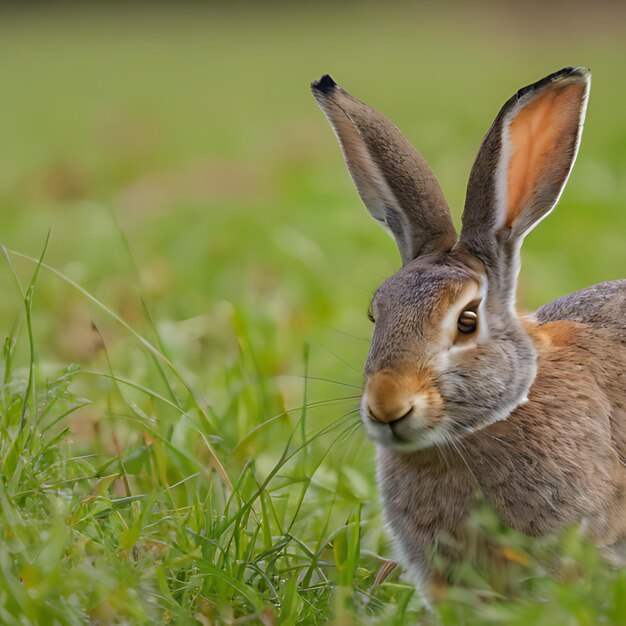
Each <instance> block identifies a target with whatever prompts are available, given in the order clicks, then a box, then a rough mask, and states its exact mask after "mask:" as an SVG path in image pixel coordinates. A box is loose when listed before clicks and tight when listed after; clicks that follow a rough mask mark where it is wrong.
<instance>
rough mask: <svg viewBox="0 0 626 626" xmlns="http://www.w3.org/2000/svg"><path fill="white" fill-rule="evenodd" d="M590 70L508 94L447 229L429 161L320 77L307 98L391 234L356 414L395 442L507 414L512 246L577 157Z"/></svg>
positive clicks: (515, 332)
mask: <svg viewBox="0 0 626 626" xmlns="http://www.w3.org/2000/svg"><path fill="white" fill-rule="evenodd" d="M589 84H590V74H589V72H588V71H587V70H585V69H583V68H566V69H563V70H561V71H560V72H556V73H554V74H551V75H550V76H547V77H546V78H544V79H543V80H541V81H539V82H537V83H535V84H533V85H530V86H529V87H525V88H524V89H521V90H520V91H518V92H517V94H516V95H514V96H513V97H512V98H511V99H510V100H508V101H507V102H506V104H505V105H504V106H503V108H502V110H501V111H500V113H499V114H498V116H497V117H496V119H495V121H494V123H493V125H492V127H491V129H490V130H489V132H488V133H487V136H486V137H485V139H484V141H483V144H482V146H481V148H480V151H479V153H478V156H477V158H476V161H475V163H474V166H473V168H472V172H471V174H470V180H469V184H468V188H467V197H466V203H465V210H464V213H463V228H462V231H461V234H460V237H457V234H456V232H455V229H454V226H453V224H452V219H451V217H450V211H449V209H448V206H447V204H446V201H445V199H444V196H443V193H442V191H441V189H440V187H439V185H438V183H437V181H436V179H435V177H434V175H433V173H432V171H431V170H430V168H429V166H428V164H427V163H426V161H425V160H424V159H423V158H422V157H421V156H420V155H419V154H418V153H417V152H416V151H415V149H414V148H413V147H412V146H411V145H410V144H409V142H408V141H407V140H406V139H405V138H404V136H403V135H402V134H401V133H400V131H399V130H398V129H397V128H396V127H395V126H394V125H393V124H392V123H391V122H389V121H388V120H387V119H386V118H385V117H383V116H382V115H380V114H379V113H377V112H376V111H374V110H373V109H371V108H369V107H368V106H366V105H365V104H363V103H362V102H359V101H358V100H356V99H355V98H353V97H352V96H350V95H349V94H348V93H347V92H345V91H344V90H343V89H341V88H340V87H339V86H338V85H337V84H336V83H335V82H334V81H333V80H332V79H331V78H330V77H329V76H324V77H322V78H321V79H320V80H319V81H316V82H315V83H313V85H312V90H313V94H314V95H315V98H316V99H317V101H318V103H319V104H320V106H321V108H322V110H323V111H324V113H325V114H326V116H327V117H328V119H329V121H330V123H331V125H332V127H333V129H334V131H335V133H336V135H337V137H338V139H339V142H340V144H341V148H342V151H343V155H344V158H345V160H346V163H347V165H348V169H349V171H350V174H351V175H352V178H353V179H354V182H355V184H356V187H357V190H358V192H359V194H360V196H361V198H362V199H363V202H364V203H365V205H366V206H367V208H368V210H369V211H370V213H371V214H372V216H373V217H374V218H375V219H376V221H378V222H379V223H380V224H381V225H382V226H384V227H385V228H386V229H387V230H388V231H389V232H390V233H391V235H392V236H393V237H394V239H395V240H396V243H397V245H398V248H399V250H400V256H401V258H402V263H403V266H402V268H401V269H400V270H399V271H398V272H397V273H396V274H394V275H393V276H391V277H390V278H388V279H387V280H386V281H385V282H384V283H383V284H382V286H381V287H380V288H379V289H378V290H377V292H376V294H375V295H374V298H373V300H372V303H371V313H372V318H373V320H374V322H375V326H374V334H373V337H372V344H371V348H370V352H369V356H368V359H367V363H366V366H365V376H366V387H365V392H364V394H363V398H362V403H361V416H362V419H363V423H364V425H365V428H366V430H367V432H368V434H369V435H370V437H371V438H372V439H373V440H374V441H376V442H377V443H380V444H383V445H386V446H389V447H392V448H396V449H398V450H405V451H411V450H417V449H420V448H426V447H429V446H432V445H437V444H441V443H445V442H450V441H452V442H453V441H454V440H455V439H457V438H459V437H462V436H463V435H465V434H467V433H471V432H473V431H476V430H478V429H480V428H483V427H485V426H487V425H489V424H491V423H493V422H495V421H497V420H501V419H505V418H506V417H507V416H508V415H509V414H510V412H511V411H512V410H513V409H515V407H517V406H518V405H520V404H521V403H523V402H524V400H525V398H526V396H527V394H528V391H529V389H530V386H531V385H532V383H533V380H534V377H535V371H536V353H535V348H534V343H533V341H532V339H531V337H530V336H529V334H528V333H527V331H526V330H525V328H524V325H523V322H522V321H521V320H520V318H519V317H518V316H517V314H516V312H515V287H516V281H517V274H518V270H519V250H520V246H521V243H522V241H523V239H524V237H525V235H526V234H527V233H528V232H529V231H530V230H531V229H532V228H533V227H534V226H535V225H536V224H537V223H538V222H539V221H541V220H542V219H543V218H544V217H545V216H546V215H547V214H548V213H549V212H550V211H551V210H552V208H553V207H554V205H555V204H556V202H557V200H558V198H559V196H560V194H561V191H562V189H563V187H564V185H565V182H566V180H567V177H568V175H569V172H570V170H571V168H572V165H573V163H574V159H575V157H576V152H577V150H578V144H579V141H580V135H581V131H582V122H583V118H584V114H585V108H586V103H587V97H588V92H589Z"/></svg>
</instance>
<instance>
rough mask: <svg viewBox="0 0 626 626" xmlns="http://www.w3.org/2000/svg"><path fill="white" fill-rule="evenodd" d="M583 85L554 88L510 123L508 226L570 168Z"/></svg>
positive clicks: (537, 97) (533, 101) (583, 89)
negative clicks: (544, 189)
mask: <svg viewBox="0 0 626 626" xmlns="http://www.w3.org/2000/svg"><path fill="white" fill-rule="evenodd" d="M584 93H585V86H584V85H580V84H574V85H572V84H570V85H564V86H562V87H558V86H557V87H553V88H551V89H548V90H546V92H545V93H543V94H539V95H537V96H536V97H535V98H534V99H533V100H531V101H530V102H529V103H528V104H527V105H526V106H525V107H524V108H523V109H522V110H521V111H520V112H519V113H518V114H517V115H516V116H515V117H514V118H513V120H512V121H511V123H510V124H509V140H510V142H511V148H512V156H511V159H510V161H509V171H508V181H507V182H508V187H507V189H508V203H507V212H506V225H507V226H508V227H511V226H512V224H513V223H514V222H515V220H516V219H517V218H518V216H519V215H520V214H521V213H522V211H523V210H524V209H525V208H526V207H528V206H529V205H530V204H532V202H533V200H534V197H533V196H534V195H535V193H536V192H537V191H541V188H542V186H543V185H553V184H557V185H562V184H563V182H564V181H565V179H566V178H567V175H568V173H569V169H570V167H571V162H572V156H573V151H574V150H575V144H576V137H577V135H578V127H579V123H580V108H581V105H582V101H583V98H584Z"/></svg>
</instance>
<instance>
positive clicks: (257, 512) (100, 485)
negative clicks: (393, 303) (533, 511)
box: [0, 2, 626, 625]
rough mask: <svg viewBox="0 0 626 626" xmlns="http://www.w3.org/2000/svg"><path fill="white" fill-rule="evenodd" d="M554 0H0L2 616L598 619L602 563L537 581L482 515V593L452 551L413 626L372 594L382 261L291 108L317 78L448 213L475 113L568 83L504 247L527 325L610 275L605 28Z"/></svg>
mask: <svg viewBox="0 0 626 626" xmlns="http://www.w3.org/2000/svg"><path fill="white" fill-rule="evenodd" d="M564 7H565V5H560V4H556V5H552V4H550V5H547V4H546V5H545V6H544V5H541V4H535V3H529V4H524V6H519V7H512V6H511V5H508V4H506V5H505V4H502V5H500V4H495V3H478V4H475V3H472V4H453V3H441V4H408V3H407V4H384V5H383V4H374V3H356V2H354V3H349V4H346V5H343V4H342V5H339V4H336V6H335V5H333V4H331V3H326V4H322V5H288V4H285V5H275V4H270V5H261V4H245V5H241V4H238V5H236V6H235V7H231V6H228V5H226V4H222V3H220V4H214V5H206V4H201V3H190V4H186V3H184V4H179V3H176V4H165V3H164V4H159V5H149V4H132V5H125V4H115V5H101V4H90V5H89V6H79V5H76V6H71V7H70V6H69V5H67V6H65V5H57V6H53V5H41V6H38V7H37V8H36V9H35V8H33V7H31V8H30V9H29V10H26V9H20V8H18V7H12V8H11V7H8V6H4V5H3V7H2V8H1V9H0V12H1V13H0V80H1V83H0V84H1V85H2V115H1V116H0V215H1V217H0V226H1V232H2V237H1V238H0V243H2V244H3V245H5V246H6V247H7V248H8V249H10V250H13V251H15V253H13V252H7V254H6V256H5V257H4V258H3V259H2V260H3V263H2V264H1V265H0V288H1V289H2V292H3V293H4V294H5V296H4V297H3V298H2V299H1V300H0V330H1V331H2V337H3V339H4V338H6V342H5V348H4V353H3V355H4V357H3V363H4V365H3V369H2V375H3V389H2V404H1V409H2V411H1V414H0V436H1V441H0V463H1V464H2V476H1V477H0V553H1V554H0V567H1V568H2V574H3V575H2V576H1V577H0V621H1V622H2V623H7V624H12V623H16V624H17V623H22V624H23V623H33V624H35V623H50V621H51V620H53V619H54V620H56V621H57V622H58V623H63V624H64V623H84V622H89V621H91V622H95V623H98V622H99V623H144V622H145V623H152V622H154V621H157V622H168V621H169V622H172V623H181V624H184V623H200V624H231V623H241V619H243V618H245V617H249V618H250V620H251V623H263V624H274V623H276V624H297V623H303V624H307V623H316V622H317V623H324V622H325V621H328V620H330V619H333V620H334V622H335V623H337V624H351V623H352V624H362V623H363V624H365V623H371V624H377V623H380V624H382V623H392V624H405V623H406V624H411V623H415V621H416V619H418V617H419V618H420V619H422V620H423V622H424V623H438V620H439V623H444V624H466V623H467V624H503V623H504V624H530V623H533V624H546V625H547V624H597V623H615V624H622V623H626V605H625V602H626V578H625V576H624V573H623V572H614V571H612V570H610V569H609V568H608V567H606V566H605V565H604V564H603V563H602V562H601V560H600V559H599V558H598V555H597V554H596V553H595V551H594V550H593V549H592V548H591V547H590V546H587V545H586V544H585V543H584V542H583V541H582V540H580V538H579V536H578V534H577V533H576V532H575V531H572V533H571V534H568V535H567V536H565V537H563V538H562V539H561V541H560V543H559V544H558V548H559V551H562V552H564V553H565V554H566V555H567V556H566V557H565V558H563V559H561V560H559V561H558V565H555V563H554V562H555V558H556V557H554V554H555V551H556V549H557V545H556V544H550V543H549V542H545V543H543V542H539V543H537V542H529V541H528V540H525V539H524V538H521V537H518V536H516V535H515V534H513V533H511V532H510V531H508V530H507V529H504V528H502V527H501V526H500V525H499V524H498V523H497V521H496V520H494V519H493V517H492V516H491V514H490V513H489V511H485V512H481V513H480V514H478V516H477V518H476V521H475V522H474V523H475V526H476V528H477V529H478V530H477V531H480V532H481V533H484V534H487V535H488V536H490V537H493V541H494V542H495V544H494V547H493V548H492V549H493V551H494V552H496V553H500V554H503V555H504V557H505V558H504V561H505V565H503V566H502V567H503V569H502V570H501V571H499V572H498V573H497V576H496V577H495V581H494V580H491V581H490V580H488V578H487V577H486V575H484V574H483V573H481V572H480V571H479V570H477V569H476V568H474V567H473V566H471V565H470V564H469V563H468V564H464V565H463V566H462V567H461V571H459V573H458V580H459V586H458V587H455V588H453V589H451V590H450V591H449V593H448V599H447V600H444V601H442V602H441V603H440V604H439V605H438V606H437V607H436V609H435V612H434V613H428V612H426V611H425V610H424V608H423V606H422V604H421V602H420V601H419V598H417V597H416V596H415V594H414V590H413V589H412V588H411V586H410V585H407V584H406V583H404V582H402V580H401V578H399V577H398V574H397V573H394V574H393V575H392V576H391V577H390V578H388V579H387V580H386V581H385V582H384V583H382V584H381V585H376V586H375V585H374V581H375V578H376V573H377V571H378V570H379V569H380V567H381V566H382V565H383V563H384V562H385V559H386V558H390V557H391V552H390V549H389V546H388V543H387V541H386V539H385V536H384V529H383V521H382V519H381V513H380V509H379V505H378V502H377V496H376V487H375V481H374V472H373V463H372V459H373V451H372V448H371V446H370V444H369V443H367V442H366V441H365V438H364V437H363V435H362V433H361V431H360V429H359V427H358V421H357V419H356V414H355V409H356V407H357V406H358V400H357V398H358V395H359V392H360V386H361V381H362V379H361V365H362V362H363V360H364V357H365V354H366V352H367V346H368V338H369V334H370V330H371V329H370V324H369V322H368V320H367V317H366V310H367V305H368V302H369V299H370V298H371V295H372V293H373V291H374V290H375V289H376V287H377V285H378V284H379V283H380V282H382V280H383V279H384V278H385V277H386V276H387V275H389V274H391V273H392V272H393V271H395V269H396V268H397V267H398V262H399V260H398V254H397V252H396V250H395V248H394V245H393V242H392V241H391V240H390V239H389V238H388V237H387V236H386V235H385V234H384V233H383V232H382V231H381V230H380V229H378V228H377V227H376V226H375V224H374V223H373V222H372V221H371V220H370V218H369V217H368V216H367V214H366V212H365V210H364V209H363V207H362V206H361V205H360V201H359V200H358V198H357V196H356V193H355V192H354V190H353V188H352V184H351V181H350V180H349V177H348V175H347V174H346V172H345V167H344V165H343V163H342V161H341V155H340V152H339V149H338V147H337V146H336V143H335V139H334V137H333V135H332V132H331V131H330V129H329V128H328V127H327V123H326V121H325V120H324V119H323V117H322V115H321V113H320V112H319V110H318V109H317V107H316V105H315V103H314V101H313V99H312V97H311V96H310V94H309V90H308V83H309V82H310V81H311V80H313V79H315V78H317V77H319V75H321V74H322V73H324V72H329V73H331V74H332V75H333V77H334V78H335V79H336V80H337V81H338V82H340V83H341V84H342V85H343V86H344V87H346V88H347V89H348V90H350V91H351V93H353V94H354V95H355V96H356V97H359V98H361V99H363V100H365V101H367V102H368V103H369V104H371V105H372V106H375V107H376V108H378V109H380V110H382V111H384V112H385V113H386V114H387V115H388V116H389V117H390V118H391V119H393V120H394V122H396V123H397V124H398V125H399V126H400V127H401V128H402V129H403V130H404V131H405V133H406V135H407V136H408V137H409V138H410V139H411V140H412V141H413V143H414V144H415V145H416V146H417V147H418V148H419V149H420V151H422V152H423V154H424V155H425V156H426V157H427V158H428V160H429V162H430V163H431V165H432V166H433V169H434V170H435V172H436V173H437V175H438V177H439V179H440V181H441V183H442V186H443V188H444V190H445V192H446V195H447V197H448V199H449V201H450V204H451V206H452V208H453V212H454V217H455V221H456V222H457V223H459V220H460V213H461V209H462V204H463V196H464V188H465V184H466V180H467V175H468V172H469V169H470V167H471V163H472V160H473V158H474V155H475V153H476V151H477V149H478V145H479V143H480V140H481V138H482V136H483V135H484V133H485V132H486V130H487V128H488V127H489V124H490V123H491V121H492V120H493V118H494V116H495V114H496V113H497V111H498V109H499V107H500V106H501V104H502V103H503V102H504V101H505V100H506V99H507V98H508V97H509V96H510V95H511V94H512V93H513V92H514V91H515V90H517V89H518V88H519V87H520V86H522V85H524V84H527V83H529V82H532V81H534V80H536V79H538V78H540V77H541V76H543V75H545V74H547V73H549V72H550V71H553V70H556V69H558V68H560V67H563V66H565V65H578V64H579V65H586V66H589V67H591V69H592V71H593V75H594V84H593V87H592V95H591V101H590V106H589V111H588V117H587V128H586V131H585V134H584V138H583V143H582V148H581V152H580V155H579V159H578V162H577V164H576V167H575V168H574V171H573V174H572V178H571V180H570V182H569V184H568V187H567V189H566V191H565V193H564V194H563V197H562V199H561V201H560V203H559V207H558V208H557V210H555V212H554V214H553V215H551V216H550V218H549V219H547V220H545V221H544V222H542V224H541V226H540V227H539V228H538V229H537V230H536V232H533V234H532V235H531V236H530V237H529V238H528V240H527V242H526V243H525V246H524V258H523V263H524V265H523V269H522V276H521V288H520V302H521V305H523V306H525V307H534V306H537V305H539V304H541V303H543V302H545V301H548V300H550V299H552V298H554V297H556V296H559V295H561V294H563V293H567V292H569V291H573V290H575V289H578V288H581V287H584V286H586V285H588V284H591V283H594V282H598V281H601V280H608V279H612V278H618V277H622V276H623V271H624V266H625V263H624V260H625V250H624V243H623V242H624V232H626V211H624V209H623V207H624V205H626V175H625V172H626V121H625V120H624V117H623V115H621V111H622V110H623V109H624V108H625V106H626V83H625V82H624V80H623V78H622V76H623V71H622V67H623V64H624V60H625V59H626V40H625V39H624V37H623V24H624V18H625V17H626V12H625V11H624V9H623V8H622V7H620V6H618V5H609V4H607V5H602V4H599V5H594V6H593V7H591V6H589V7H587V5H583V4H581V5H570V4H568V5H567V7H566V8H564ZM48 235H49V242H48V245H47V249H46V252H45V258H44V263H45V264H46V266H47V267H41V268H40V271H39V274H38V276H36V280H33V281H32V283H31V279H32V278H33V277H34V274H33V272H34V271H35V269H36V267H37V263H36V259H37V258H39V256H40V254H41V252H42V250H43V249H44V246H45V241H46V239H47V237H48ZM21 255H27V256H29V257H32V259H33V260H28V259H25V258H24V257H23V256H21ZM9 260H10V262H9ZM48 267H49V268H53V269H54V270H55V271H56V273H55V272H54V271H51V270H50V269H48ZM16 279H17V280H16ZM72 281H74V282H72ZM18 283H19V287H18ZM74 283H75V284H74ZM29 284H32V289H29V288H28V286H29ZM120 322H124V323H120ZM306 346H309V347H308V348H307V347H306ZM72 364H78V365H72ZM237 620H240V621H239V622H238V621H237ZM249 623H250V622H249Z"/></svg>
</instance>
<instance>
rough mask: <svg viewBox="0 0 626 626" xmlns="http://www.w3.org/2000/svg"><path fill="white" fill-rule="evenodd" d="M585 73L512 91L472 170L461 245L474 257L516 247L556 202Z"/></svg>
mask: <svg viewBox="0 0 626 626" xmlns="http://www.w3.org/2000/svg"><path fill="white" fill-rule="evenodd" d="M590 81H591V74H590V73H589V71H588V70H586V69H584V68H581V67H576V68H572V67H568V68H565V69H563V70H561V71H560V72H556V73H554V74H551V75H550V76H546V78H544V79H542V80H540V81H539V82H537V83H534V84H533V85H529V86H528V87H524V88H523V89H520V91H518V92H517V94H516V95H514V96H513V97H512V98H511V99H510V100H509V101H508V102H507V103H506V104H505V105H504V107H502V110H501V111H500V113H499V114H498V117H497V118H496V120H495V122H494V123H493V126H492V127H491V129H490V130H489V132H488V133H487V136H486V137H485V139H484V141H483V144H482V146H481V148H480V151H479V153H478V157H477V158H476V162H475V163H474V167H473V168H472V173H471V175H470V180H469V185H468V188H467V198H466V202H465V211H464V213H463V230H462V232H461V243H462V244H463V245H464V246H465V247H467V248H469V249H470V250H472V251H473V252H474V253H476V254H478V255H482V254H485V253H487V256H489V254H488V248H493V246H494V244H495V241H496V239H497V240H498V241H500V242H501V243H502V242H508V243H509V244H510V245H513V246H514V247H517V246H518V245H519V243H521V240H522V239H523V238H524V236H525V235H526V234H527V233H528V232H529V231H530V230H532V228H533V227H534V226H536V225H537V224H538V223H539V222H540V221H541V220H542V219H543V218H544V217H545V216H546V215H547V214H548V213H549V212H550V211H551V210H552V208H553V207H554V205H555V204H556V202H557V200H558V199H559V196H560V195H561V192H562V190H563V187H564V186H565V182H566V181H567V177H568V176H569V173H570V170H571V169H572V166H573V165H574V160H575V158H576V153H577V151H578V144H579V142H580V136H581V133H582V128H583V120H584V117H585V109H586V107H587V97H588V94H589V85H590Z"/></svg>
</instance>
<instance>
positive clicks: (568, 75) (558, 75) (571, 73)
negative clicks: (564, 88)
mask: <svg viewBox="0 0 626 626" xmlns="http://www.w3.org/2000/svg"><path fill="white" fill-rule="evenodd" d="M590 74H591V72H590V71H589V70H588V69H587V68H586V67H564V68H563V69H562V70H559V71H558V72H553V73H552V74H548V76H546V77H545V78H542V79H541V80H539V81H537V82H536V83H533V84H532V85H528V86H527V87H522V89H520V90H519V91H518V92H517V98H518V99H519V98H522V97H523V96H525V95H526V94H527V93H529V92H531V91H537V89H540V88H542V87H545V86H546V85H549V84H551V83H554V82H557V81H560V80H564V79H566V80H571V81H575V82H579V81H588V80H589V76H590Z"/></svg>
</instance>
